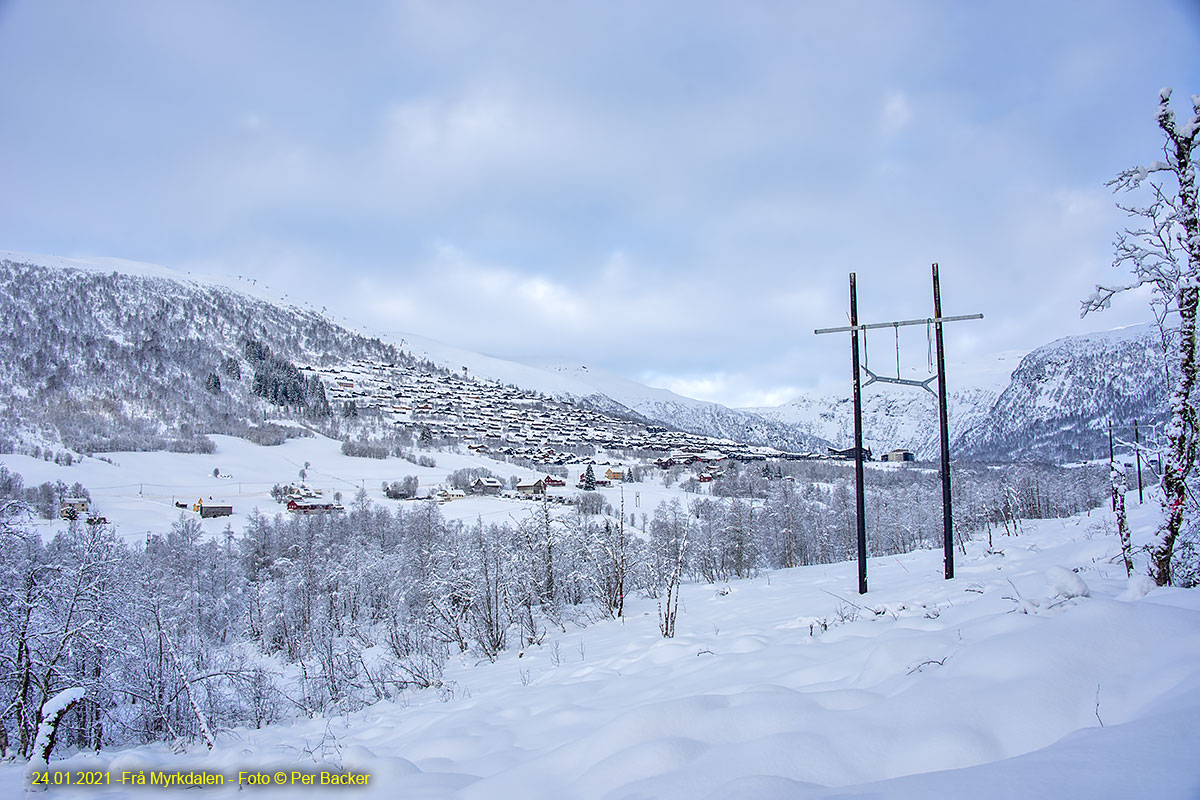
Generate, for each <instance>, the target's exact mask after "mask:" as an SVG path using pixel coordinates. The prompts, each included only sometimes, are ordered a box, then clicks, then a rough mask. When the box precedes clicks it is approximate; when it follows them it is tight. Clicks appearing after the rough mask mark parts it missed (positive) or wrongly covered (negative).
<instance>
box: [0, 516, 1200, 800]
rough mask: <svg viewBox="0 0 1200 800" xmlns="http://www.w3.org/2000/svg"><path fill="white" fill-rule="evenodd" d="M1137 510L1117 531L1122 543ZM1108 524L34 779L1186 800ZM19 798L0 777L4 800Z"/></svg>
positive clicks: (1186, 770)
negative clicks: (950, 571) (950, 573)
mask: <svg viewBox="0 0 1200 800" xmlns="http://www.w3.org/2000/svg"><path fill="white" fill-rule="evenodd" d="M1151 509H1152V506H1151V505H1149V504H1148V505H1146V506H1143V507H1140V508H1135V509H1134V511H1133V521H1134V528H1135V537H1136V538H1135V543H1137V542H1142V541H1145V539H1146V537H1147V536H1148V533H1149V527H1150V525H1151V514H1152V511H1151ZM1111 522H1112V520H1111V518H1110V517H1109V516H1108V515H1107V514H1099V513H1097V514H1093V515H1091V516H1079V517H1075V518H1071V519H1067V520H1049V521H1043V522H1040V523H1037V524H1029V523H1027V524H1024V525H1023V526H1022V528H1021V531H1020V533H1019V534H1018V535H1015V536H1011V537H998V538H997V539H996V540H995V542H994V547H993V548H991V549H989V548H988V547H987V543H986V541H983V540H978V541H975V542H972V543H969V544H968V545H967V552H966V554H965V555H960V562H959V563H960V567H959V577H958V578H956V579H955V580H954V581H951V582H946V581H943V580H941V578H940V572H941V560H940V559H941V555H940V553H939V552H937V551H920V552H915V553H911V554H908V555H904V556H890V557H887V558H879V559H872V560H871V562H870V565H869V569H870V575H871V580H872V591H871V592H870V593H869V594H868V595H866V596H865V597H860V596H859V595H857V594H855V593H854V590H853V586H854V580H855V578H854V566H853V565H852V564H849V563H843V564H831V565H819V566H813V567H804V568H798V569H793V570H783V571H772V572H768V573H765V574H763V575H761V576H760V577H758V578H754V579H751V580H744V581H735V582H732V583H730V584H728V585H716V586H714V585H689V586H686V587H685V590H684V595H683V603H682V609H681V612H680V616H679V633H678V635H677V636H676V638H675V639H673V640H666V639H663V638H662V637H661V636H659V633H658V630H657V628H656V625H655V620H656V617H655V606H654V601H653V600H648V599H639V600H637V601H636V604H635V603H632V602H631V604H630V605H629V606H628V607H627V618H626V619H625V620H624V621H616V620H608V621H603V622H598V623H594V624H590V625H582V626H580V625H577V624H574V623H569V624H567V625H566V626H565V627H564V628H563V629H561V630H555V631H553V632H552V633H550V635H549V636H548V637H547V638H546V639H545V640H544V641H543V642H542V643H541V644H540V645H538V646H532V647H526V648H524V649H523V650H521V651H512V652H508V653H505V654H502V655H501V657H500V658H498V659H497V660H496V662H495V663H487V662H484V663H481V664H477V663H474V659H463V660H461V661H459V662H457V663H456V664H454V665H453V666H451V667H450V668H448V669H447V671H446V674H445V680H444V682H443V683H442V685H441V686H440V688H437V689H428V690H425V691H423V692H415V693H411V694H406V695H405V696H404V697H403V698H402V699H401V700H398V701H397V700H393V701H382V702H379V703H376V704H374V705H372V706H370V707H369V708H366V709H364V710H362V711H359V712H356V713H353V714H350V715H347V716H339V717H336V718H318V719H313V720H303V721H299V722H294V723H288V724H274V725H268V726H266V727H264V728H262V729H253V728H242V729H237V730H231V731H222V732H219V733H218V734H217V736H216V745H215V747H214V749H212V750H211V751H208V750H206V749H205V748H204V747H203V746H202V745H200V744H194V745H192V746H191V747H190V748H186V749H185V750H184V751H183V752H179V751H178V750H177V749H175V748H173V747H172V746H170V745H167V744H157V745H147V746H143V747H138V748H133V749H129V750H124V751H107V750H106V751H102V752H101V753H99V754H90V753H81V754H79V755H77V756H74V757H71V758H68V759H66V760H61V761H54V762H52V763H51V765H50V766H51V769H52V770H53V772H51V775H53V774H54V773H55V772H57V773H63V772H67V771H71V772H75V773H78V772H81V771H91V772H93V773H94V774H97V775H100V776H103V782H104V785H100V786H82V787H78V788H76V787H70V788H67V787H65V786H58V787H52V789H51V793H50V796H53V797H79V798H96V797H132V796H136V795H137V794H138V793H139V792H144V791H146V789H145V788H143V787H138V786H135V785H132V784H130V783H129V782H128V781H130V780H133V779H136V777H137V775H138V774H139V773H141V775H142V777H143V779H144V780H145V781H146V783H147V784H149V783H150V781H151V780H152V779H154V774H155V773H157V774H158V778H157V779H158V780H160V781H161V780H162V777H161V776H162V774H163V773H181V774H183V775H189V774H195V773H197V772H200V771H203V772H207V773H211V774H213V775H219V776H220V779H221V780H222V781H223V785H219V786H210V787H207V788H205V789H204V790H203V792H202V793H203V794H204V796H206V797H235V796H238V797H240V796H242V795H241V794H239V791H240V790H242V789H243V788H244V789H246V790H256V791H263V790H264V789H265V787H263V786H250V785H247V786H242V785H239V783H238V782H239V778H240V779H241V781H242V783H243V784H248V783H250V781H259V782H260V783H261V782H266V783H268V784H271V788H270V794H271V796H272V797H313V796H330V797H332V796H341V794H340V793H343V792H345V791H346V790H345V789H342V788H331V787H329V786H328V785H327V786H325V787H324V788H323V789H322V787H321V786H320V782H321V781H322V780H323V779H324V780H329V779H330V778H331V776H344V775H350V776H358V777H357V778H356V779H357V780H359V781H364V782H365V783H366V786H365V788H363V789H362V790H361V796H372V797H374V796H378V797H389V798H391V797H406V798H418V797H419V798H447V799H449V798H462V799H463V800H466V799H467V798H488V799H489V800H510V799H511V800H516V799H517V798H521V799H522V800H525V799H526V798H528V799H529V800H540V799H542V798H544V799H545V800H560V799H561V798H578V799H579V800H591V799H592V798H596V799H599V798H633V797H639V798H655V799H656V800H673V799H674V798H679V799H680V800H683V799H684V798H687V799H688V800H690V799H691V798H701V799H705V798H711V800H728V799H729V798H756V800H772V799H774V798H778V799H779V800H783V799H784V798H787V800H795V799H796V798H834V797H837V798H857V797H862V798H867V797H875V798H878V797H887V798H913V799H914V800H917V798H921V800H924V798H929V797H972V798H1012V797H1022V798H1024V797H1030V798H1033V797H1054V798H1063V799H1064V800H1074V799H1078V800H1101V799H1103V798H1129V797H1154V798H1159V799H1161V800H1193V799H1194V798H1195V797H1197V796H1200V767H1197V765H1196V761H1195V753H1196V750H1197V748H1198V747H1200V732H1198V729H1197V727H1196V725H1195V719H1196V715H1197V714H1200V667H1198V665H1200V595H1197V593H1196V592H1195V591H1189V590H1181V589H1152V587H1151V585H1149V584H1148V583H1147V579H1145V578H1144V577H1141V576H1136V577H1135V578H1133V579H1132V580H1127V579H1126V577H1125V575H1124V570H1123V569H1122V568H1121V567H1120V566H1119V559H1116V558H1115V556H1116V554H1117V552H1118V548H1119V545H1118V542H1117V539H1116V537H1115V536H1113V535H1112V534H1111ZM308 775H311V776H313V777H312V781H313V785H305V784H304V783H303V781H304V780H306V778H305V777H304V776H308ZM363 776H365V777H363ZM122 780H124V781H126V783H124V785H122V783H121V782H122ZM26 781H27V768H26V767H24V766H23V765H8V766H4V767H0V789H2V790H3V792H4V794H5V795H6V796H17V795H18V794H20V793H21V792H22V790H23V788H24V786H25V785H27V784H26ZM276 782H282V783H284V786H282V787H276V786H275V785H274V784H275V783H276Z"/></svg>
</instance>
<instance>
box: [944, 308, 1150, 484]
mask: <svg viewBox="0 0 1200 800" xmlns="http://www.w3.org/2000/svg"><path fill="white" fill-rule="evenodd" d="M1163 365H1164V360H1163V352H1162V340H1161V337H1160V334H1159V331H1158V329H1157V328H1156V327H1154V326H1152V325H1131V326H1128V327H1125V328H1120V329H1117V330H1113V331H1106V332H1103V333H1093V334H1087V335H1084V336H1070V337H1066V338H1063V339H1059V340H1057V341H1054V342H1051V343H1050V344H1047V345H1043V346H1042V347H1039V348H1037V349H1036V350H1034V351H1033V352H1031V353H1030V354H1029V355H1027V356H1026V357H1025V358H1023V359H1022V360H1021V363H1020V365H1019V366H1018V367H1017V369H1016V370H1015V371H1014V372H1013V375H1012V380H1011V381H1010V382H1009V384H1008V386H1007V387H1006V388H1005V389H1004V391H1003V392H1002V393H1001V394H1000V396H999V397H998V398H997V399H996V401H995V403H993V404H992V406H991V408H990V409H988V412H987V413H986V414H985V415H982V416H980V417H979V418H978V419H977V420H976V421H975V422H974V424H972V425H967V426H964V427H963V428H961V429H960V431H959V432H958V434H957V436H956V437H955V439H956V441H955V443H954V447H955V450H956V452H959V453H961V454H962V455H963V456H964V457H968V458H970V457H976V458H988V459H996V460H1016V459H1033V460H1039V461H1053V462H1058V463H1063V462H1067V461H1074V460H1079V459H1094V458H1104V457H1107V455H1108V428H1107V426H1108V423H1109V421H1111V422H1112V423H1113V425H1114V428H1115V430H1116V434H1117V436H1118V437H1119V438H1121V439H1129V438H1132V431H1130V430H1129V426H1131V425H1132V424H1133V421H1134V420H1135V419H1136V420H1138V422H1139V425H1140V426H1141V430H1142V436H1143V437H1144V438H1143V441H1145V440H1146V438H1148V437H1152V436H1153V430H1154V426H1155V425H1158V424H1161V423H1162V422H1163V421H1164V419H1165V413H1166V409H1167V388H1166V378H1165V375H1164V371H1163V368H1164V367H1163Z"/></svg>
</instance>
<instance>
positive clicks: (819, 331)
mask: <svg viewBox="0 0 1200 800" xmlns="http://www.w3.org/2000/svg"><path fill="white" fill-rule="evenodd" d="M964 319H983V314H959V315H957V316H953V317H927V318H925V319H905V320H900V321H899V322H870V323H865V324H863V325H843V326H842V327H840V328H817V329H816V330H814V331H813V333H815V334H817V335H820V334H822V333H846V332H847V331H870V330H875V329H876V328H903V327H905V326H908V325H936V324H937V323H939V322H960V321H962V320H964Z"/></svg>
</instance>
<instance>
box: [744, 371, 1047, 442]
mask: <svg viewBox="0 0 1200 800" xmlns="http://www.w3.org/2000/svg"><path fill="white" fill-rule="evenodd" d="M1024 355H1025V353H1024V352H1021V351H1006V352H1003V353H999V354H997V355H994V356H990V357H983V358H979V359H975V360H972V361H963V362H960V363H950V364H947V366H946V373H947V376H948V378H947V380H948V382H949V386H950V398H949V410H950V435H951V438H952V439H953V438H954V437H957V436H959V435H961V434H962V433H963V432H964V431H967V430H971V429H972V428H974V427H976V426H978V425H980V424H981V423H982V421H983V420H984V419H986V417H987V415H988V413H989V411H990V409H991V406H992V404H993V403H994V402H995V401H996V399H997V398H998V397H999V396H1000V394H1001V393H1002V392H1003V391H1004V389H1005V387H1006V386H1007V385H1008V382H1009V379H1010V376H1011V375H1012V373H1013V370H1014V369H1015V368H1016V366H1017V364H1018V363H1019V362H1020V361H1021V358H1022V357H1023V356H1024ZM901 377H903V378H905V379H908V380H920V381H924V380H926V379H928V378H929V374H928V373H926V372H924V371H921V370H918V369H916V368H912V369H906V370H904V371H903V372H902V374H901ZM849 383H850V381H849V379H847V381H846V385H845V386H835V387H832V388H829V389H823V390H814V391H812V392H808V393H806V394H803V395H801V396H800V397H797V398H796V399H795V400H792V401H790V402H788V403H785V404H783V405H781V406H778V407H775V408H754V409H747V410H748V411H752V412H753V413H755V414H758V415H760V416H762V417H766V418H768V419H772V420H776V421H778V422H781V423H785V424H788V425H791V426H793V427H796V428H799V429H800V430H803V431H805V432H807V433H809V434H810V435H813V436H818V437H821V438H823V439H828V440H829V441H832V442H835V443H837V445H838V446H840V447H849V446H850V445H851V444H853V436H854V429H853V427H852V425H853V422H852V417H851V414H852V412H853V405H852V403H851V399H850V386H849ZM930 388H931V389H932V390H933V391H936V390H937V382H936V381H934V382H933V383H931V384H930ZM862 397H863V440H864V442H865V443H866V445H867V446H868V447H870V448H871V450H872V451H873V452H874V453H876V454H881V453H883V452H886V451H888V450H891V449H894V448H901V447H902V448H906V449H908V450H911V451H913V453H915V454H916V455H917V457H918V458H922V459H925V458H936V457H937V452H938V446H939V445H938V410H937V397H936V396H935V395H933V394H931V393H930V392H927V391H924V390H922V389H920V388H917V387H914V386H898V385H896V384H889V383H872V384H870V385H868V386H864V388H863V391H862Z"/></svg>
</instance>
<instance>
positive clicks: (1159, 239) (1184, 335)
mask: <svg viewBox="0 0 1200 800" xmlns="http://www.w3.org/2000/svg"><path fill="white" fill-rule="evenodd" d="M1191 99H1192V110H1193V113H1192V116H1191V117H1190V118H1189V119H1187V120H1186V121H1179V120H1177V119H1176V117H1175V112H1174V111H1173V110H1172V109H1171V90H1170V89H1169V88H1168V89H1163V90H1162V91H1161V92H1160V93H1159V103H1158V115H1157V120H1158V127H1159V128H1160V129H1161V130H1162V132H1163V136H1164V137H1165V141H1164V143H1163V160H1161V161H1155V162H1154V163H1152V164H1149V165H1146V166H1138V167H1131V168H1129V169H1126V170H1123V171H1122V172H1121V173H1120V174H1119V175H1117V177H1116V178H1114V179H1113V180H1112V181H1110V182H1109V185H1110V186H1112V187H1113V189H1114V191H1121V192H1126V191H1133V190H1135V189H1142V190H1143V191H1148V193H1149V203H1148V204H1147V205H1144V206H1122V205H1119V204H1118V206H1119V207H1120V208H1121V209H1122V210H1124V211H1125V212H1126V213H1127V214H1128V215H1129V216H1130V217H1131V218H1132V219H1133V220H1134V223H1133V226H1132V227H1130V228H1127V229H1126V230H1124V231H1123V232H1121V233H1120V234H1118V236H1117V239H1116V257H1115V259H1114V262H1113V265H1114V266H1117V267H1123V268H1126V269H1128V270H1129V271H1130V273H1132V275H1133V281H1132V282H1131V283H1128V284H1122V285H1112V286H1097V287H1096V291H1095V292H1093V293H1092V295H1091V297H1089V298H1088V299H1086V300H1084V301H1083V312H1082V313H1083V314H1087V313H1088V312H1089V311H1096V310H1100V309H1104V308H1107V307H1108V306H1109V304H1110V303H1111V301H1112V298H1113V296H1114V295H1116V294H1118V293H1120V292H1123V291H1126V290H1128V289H1133V288H1136V287H1139V286H1149V287H1150V288H1151V291H1152V295H1151V297H1152V299H1151V307H1152V308H1153V310H1154V314H1155V317H1156V319H1157V320H1158V323H1159V326H1160V328H1161V329H1162V331H1163V336H1164V344H1165V343H1166V342H1167V340H1168V331H1169V330H1171V329H1174V328H1175V322H1176V320H1175V317H1178V330H1177V332H1175V333H1174V337H1175V340H1174V346H1173V347H1168V348H1167V352H1168V354H1169V358H1168V364H1170V366H1171V367H1173V369H1172V370H1169V378H1170V379H1171V381H1172V382H1173V392H1172V395H1171V420H1170V425H1169V427H1168V431H1167V440H1168V441H1167V457H1166V459H1165V462H1164V464H1163V476H1162V488H1163V518H1162V520H1161V522H1160V523H1159V527H1158V531H1157V532H1156V534H1155V538H1154V541H1153V542H1152V543H1151V545H1150V572H1151V575H1152V576H1153V577H1154V579H1155V581H1157V582H1158V584H1159V585H1160V586H1161V585H1166V584H1168V583H1171V580H1172V567H1173V564H1172V562H1173V560H1174V554H1175V545H1176V541H1177V540H1178V538H1179V535H1180V532H1181V531H1182V530H1183V529H1184V514H1185V510H1186V503H1187V494H1188V490H1187V484H1188V478H1189V477H1190V475H1191V472H1192V467H1193V465H1194V464H1195V461H1196V448H1197V439H1198V438H1200V420H1198V419H1197V413H1196V399H1195V397H1194V390H1195V386H1196V371H1197V363H1196V315H1197V311H1198V306H1200V215H1198V213H1197V199H1196V156H1195V148H1196V144H1197V136H1200V95H1192V98H1191Z"/></svg>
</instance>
